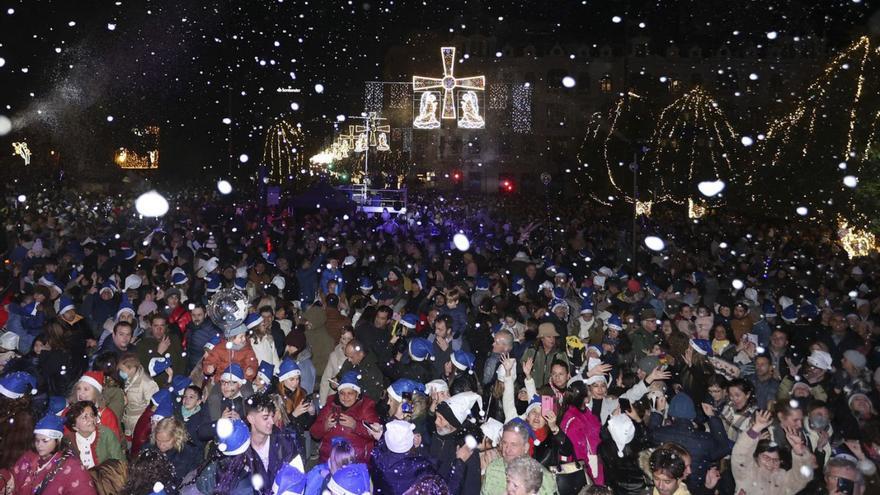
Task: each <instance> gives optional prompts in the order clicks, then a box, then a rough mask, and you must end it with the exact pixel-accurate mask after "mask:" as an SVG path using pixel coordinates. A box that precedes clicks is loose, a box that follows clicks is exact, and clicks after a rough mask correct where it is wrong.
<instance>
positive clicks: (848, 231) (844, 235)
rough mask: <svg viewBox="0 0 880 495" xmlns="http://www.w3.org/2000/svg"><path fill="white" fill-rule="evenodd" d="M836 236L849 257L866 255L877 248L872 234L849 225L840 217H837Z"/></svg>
mask: <svg viewBox="0 0 880 495" xmlns="http://www.w3.org/2000/svg"><path fill="white" fill-rule="evenodd" d="M837 237H838V238H839V239H840V244H841V246H843V249H844V250H845V251H846V254H848V255H849V257H850V258H858V257H860V256H868V255H869V254H871V252H873V251H876V250H877V239H876V237H875V236H874V234H872V233H870V232H866V231H864V230H858V229H855V228H853V227H850V226H849V225H848V224H847V222H846V221H845V220H843V219H842V218H840V217H838V219H837Z"/></svg>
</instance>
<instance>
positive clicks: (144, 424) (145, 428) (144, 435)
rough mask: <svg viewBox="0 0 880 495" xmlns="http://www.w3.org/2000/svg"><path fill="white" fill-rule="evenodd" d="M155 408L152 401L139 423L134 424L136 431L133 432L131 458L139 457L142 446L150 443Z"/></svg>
mask: <svg viewBox="0 0 880 495" xmlns="http://www.w3.org/2000/svg"><path fill="white" fill-rule="evenodd" d="M153 409H155V406H154V405H153V403H152V402H151V403H150V405H148V406H147V408H146V409H144V412H143V413H142V414H141V417H140V418H138V420H137V424H135V425H134V431H133V432H132V434H131V450H130V451H129V458H131V459H134V458H135V457H137V455H138V452H140V450H141V447H143V446H144V445H146V444H148V443H150V434H152V433H153V424H152V419H153Z"/></svg>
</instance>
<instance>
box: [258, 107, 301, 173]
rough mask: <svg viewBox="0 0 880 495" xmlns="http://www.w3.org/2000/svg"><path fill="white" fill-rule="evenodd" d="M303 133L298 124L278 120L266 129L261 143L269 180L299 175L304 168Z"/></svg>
mask: <svg viewBox="0 0 880 495" xmlns="http://www.w3.org/2000/svg"><path fill="white" fill-rule="evenodd" d="M304 144H305V143H304V140H303V133H302V131H301V130H300V129H299V126H294V125H292V124H291V123H290V122H288V121H286V120H279V121H277V122H275V123H274V124H272V125H271V126H270V127H269V129H268V130H267V131H266V138H265V141H264V143H263V165H265V166H266V168H267V170H268V177H269V180H270V181H272V182H274V183H276V184H277V183H281V182H284V181H286V180H289V177H292V176H299V175H301V174H302V173H303V172H302V171H303V170H306V168H305V167H304V166H303V165H304V164H305V150H304V149H303V146H304Z"/></svg>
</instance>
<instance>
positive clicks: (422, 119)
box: [413, 91, 440, 129]
mask: <svg viewBox="0 0 880 495" xmlns="http://www.w3.org/2000/svg"><path fill="white" fill-rule="evenodd" d="M439 98H440V93H438V92H436V91H425V92H423V93H422V94H421V95H420V96H419V112H418V114H417V115H416V117H415V118H414V119H413V128H415V129H437V128H439V127H440V120H439V119H438V118H437V104H438V100H439Z"/></svg>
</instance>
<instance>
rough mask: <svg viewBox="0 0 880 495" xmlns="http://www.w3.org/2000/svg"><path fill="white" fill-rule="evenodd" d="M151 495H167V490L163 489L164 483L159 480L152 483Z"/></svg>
mask: <svg viewBox="0 0 880 495" xmlns="http://www.w3.org/2000/svg"><path fill="white" fill-rule="evenodd" d="M152 495H168V492H166V491H165V485H163V484H162V482H161V481H157V482H155V483H153V494H152Z"/></svg>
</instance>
